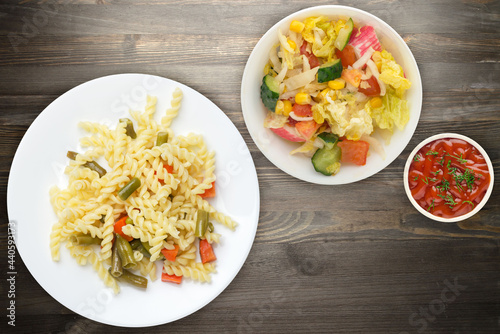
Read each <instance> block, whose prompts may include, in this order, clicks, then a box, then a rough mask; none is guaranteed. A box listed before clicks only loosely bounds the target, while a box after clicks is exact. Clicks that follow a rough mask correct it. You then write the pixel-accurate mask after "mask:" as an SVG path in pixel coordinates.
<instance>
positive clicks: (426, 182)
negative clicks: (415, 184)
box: [421, 178, 429, 184]
mask: <svg viewBox="0 0 500 334" xmlns="http://www.w3.org/2000/svg"><path fill="white" fill-rule="evenodd" d="M421 180H422V181H423V182H424V183H425V184H429V181H428V180H427V178H425V179H421Z"/></svg>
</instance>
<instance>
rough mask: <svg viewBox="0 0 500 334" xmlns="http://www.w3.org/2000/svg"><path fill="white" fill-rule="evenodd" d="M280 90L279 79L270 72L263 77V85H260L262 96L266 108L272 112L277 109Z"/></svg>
mask: <svg viewBox="0 0 500 334" xmlns="http://www.w3.org/2000/svg"><path fill="white" fill-rule="evenodd" d="M279 92H280V86H279V82H278V80H276V79H275V78H274V77H273V76H271V75H269V74H268V75H266V76H265V77H264V78H263V79H262V86H260V98H261V100H262V103H264V105H265V106H266V108H267V109H269V110H271V111H272V112H274V109H276V102H278V99H279V97H280V93H279Z"/></svg>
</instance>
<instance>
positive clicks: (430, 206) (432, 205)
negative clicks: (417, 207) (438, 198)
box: [427, 198, 434, 212]
mask: <svg viewBox="0 0 500 334" xmlns="http://www.w3.org/2000/svg"><path fill="white" fill-rule="evenodd" d="M433 209H434V198H433V199H432V202H431V205H429V207H428V208H427V211H429V212H430V211H431V210H433Z"/></svg>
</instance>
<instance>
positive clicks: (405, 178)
mask: <svg viewBox="0 0 500 334" xmlns="http://www.w3.org/2000/svg"><path fill="white" fill-rule="evenodd" d="M442 138H457V139H462V140H464V141H466V142H468V143H469V144H471V145H472V146H474V147H475V148H477V150H478V151H479V152H480V153H481V154H482V156H483V157H484V159H485V160H486V164H487V165H488V171H489V172H490V185H489V187H488V189H487V190H486V194H485V195H484V197H483V199H482V200H481V202H479V204H478V205H476V207H475V208H474V209H473V210H472V211H470V212H468V213H466V214H464V215H461V216H457V217H453V218H443V217H438V216H435V215H433V214H432V213H430V212H429V211H427V210H424V208H422V207H421V206H420V205H419V204H418V203H417V201H415V199H414V198H413V196H412V194H411V190H410V185H409V184H408V172H409V169H410V165H411V163H412V161H413V157H414V156H415V154H417V152H418V151H419V150H420V149H421V148H422V147H424V146H425V145H427V144H428V143H430V142H432V141H435V140H437V139H442ZM494 178H495V177H494V175H493V165H492V164H491V160H490V157H489V156H488V154H487V153H486V151H485V150H484V149H483V148H482V147H481V145H479V144H478V143H476V142H475V141H474V140H472V139H470V138H469V137H466V136H463V135H460V134H456V133H441V134H438V135H434V136H431V137H429V138H427V139H425V140H424V141H422V142H421V143H420V144H418V145H417V146H416V147H415V148H414V149H413V151H412V152H411V153H410V155H409V156H408V160H406V165H405V169H404V173H403V182H404V187H405V192H406V196H408V199H409V200H410V202H411V204H413V206H414V207H415V208H416V209H417V210H418V211H419V212H420V213H421V214H423V215H424V216H426V217H427V218H430V219H433V220H436V221H439V222H443V223H455V222H459V221H462V220H465V219H467V218H470V217H472V216H474V215H475V214H476V213H478V212H479V210H481V208H482V207H483V206H484V205H485V204H486V202H487V201H488V199H489V198H490V195H491V192H492V191H493V181H494Z"/></svg>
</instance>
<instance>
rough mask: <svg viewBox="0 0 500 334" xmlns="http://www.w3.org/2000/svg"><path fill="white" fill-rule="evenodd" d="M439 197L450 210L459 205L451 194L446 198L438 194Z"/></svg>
mask: <svg viewBox="0 0 500 334" xmlns="http://www.w3.org/2000/svg"><path fill="white" fill-rule="evenodd" d="M438 196H439V197H441V198H442V199H444V204H446V205H448V206H449V207H450V209H453V207H454V206H455V205H456V204H457V202H455V200H454V199H453V196H451V195H450V194H448V195H446V196H444V195H441V194H438Z"/></svg>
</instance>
